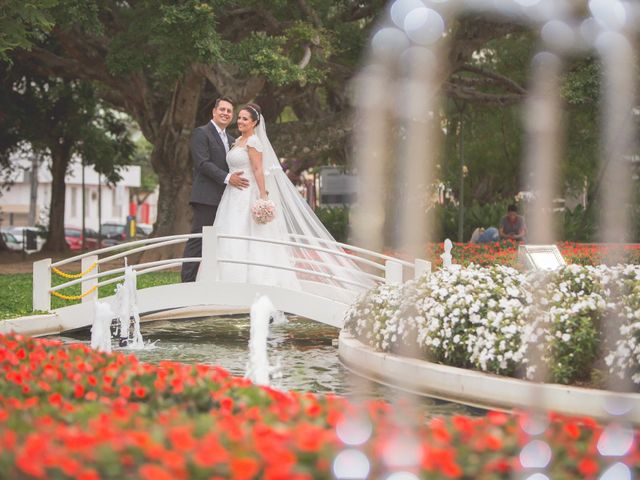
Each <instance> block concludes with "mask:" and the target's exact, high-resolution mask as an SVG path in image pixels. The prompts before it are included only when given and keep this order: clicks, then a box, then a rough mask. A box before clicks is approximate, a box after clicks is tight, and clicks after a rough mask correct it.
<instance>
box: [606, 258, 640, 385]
mask: <svg viewBox="0 0 640 480" xmlns="http://www.w3.org/2000/svg"><path fill="white" fill-rule="evenodd" d="M611 270H612V271H611V273H612V275H611V277H610V278H609V279H608V280H610V281H609V282H608V283H609V284H611V285H612V287H611V288H610V289H609V291H612V293H613V294H614V295H615V296H617V297H618V298H619V302H616V303H617V304H618V308H617V309H616V312H615V313H617V315H618V316H619V321H618V324H619V327H618V329H619V331H618V333H619V337H618V338H617V339H616V340H615V342H614V344H613V348H612V349H611V351H610V353H609V354H608V355H607V356H606V357H605V362H606V364H607V366H608V367H609V372H610V373H613V374H616V375H618V377H619V378H631V381H632V382H633V383H635V384H640V266H638V265H625V266H618V267H615V268H613V269H611ZM606 319H607V320H608V318H606Z"/></svg>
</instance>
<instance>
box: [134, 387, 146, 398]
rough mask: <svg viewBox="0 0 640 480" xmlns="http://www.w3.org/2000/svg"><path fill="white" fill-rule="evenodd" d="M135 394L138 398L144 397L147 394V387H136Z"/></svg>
mask: <svg viewBox="0 0 640 480" xmlns="http://www.w3.org/2000/svg"><path fill="white" fill-rule="evenodd" d="M135 394H136V397H138V398H144V397H146V396H147V389H146V388H144V387H136V389H135Z"/></svg>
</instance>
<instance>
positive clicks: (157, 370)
mask: <svg viewBox="0 0 640 480" xmlns="http://www.w3.org/2000/svg"><path fill="white" fill-rule="evenodd" d="M399 408H400V409H402V407H399ZM399 411H401V410H394V409H392V408H391V407H390V406H389V405H387V404H385V403H383V402H380V401H368V402H364V403H363V404H361V405H360V406H358V407H356V406H355V405H354V404H351V403H349V402H348V401H347V400H345V399H343V398H339V397H336V396H331V395H327V396H317V395H313V394H305V393H296V392H280V391H277V390H273V389H270V388H264V387H257V386H254V385H252V384H251V383H250V382H248V381H247V380H244V379H241V378H237V377H232V376H230V375H229V373H228V372H226V371H225V370H223V369H221V368H218V367H209V366H203V365H195V366H190V365H184V364H179V363H174V362H164V363H161V364H160V365H158V366H155V365H148V364H143V363H140V362H138V361H137V360H136V358H135V357H133V356H125V355H122V354H110V355H106V354H102V353H98V352H95V351H93V350H91V349H89V348H88V347H86V346H83V345H71V346H63V345H62V344H61V343H59V342H55V341H50V340H37V339H30V338H22V337H19V336H1V335H0V478H25V479H26V478H47V479H48V478H61V479H64V478H74V479H84V480H90V479H98V478H110V479H122V478H142V479H149V480H151V479H154V480H158V479H160V480H162V479H172V480H176V479H200V478H202V479H227V478H233V479H252V478H256V479H257V478H260V479H321V478H334V474H333V471H332V469H333V465H334V460H335V459H336V458H337V456H338V455H339V454H340V452H344V451H345V450H346V449H350V448H357V449H358V450H359V451H360V452H362V453H364V454H365V455H366V456H367V457H368V460H369V467H370V472H369V478H383V477H385V476H387V475H388V474H389V473H391V472H394V471H410V472H413V473H414V474H416V475H417V476H418V477H419V478H468V479H472V478H473V479H476V478H486V479H497V478H505V479H507V478H512V475H513V473H514V472H515V471H519V470H522V469H523V467H522V465H521V463H520V458H521V456H520V452H521V451H522V449H523V447H524V446H525V445H526V444H527V443H528V442H529V441H531V440H532V439H531V438H530V437H528V436H527V435H526V434H525V433H524V432H523V430H522V429H521V428H520V425H521V423H522V422H523V420H524V418H525V417H524V416H523V415H516V416H511V415H506V414H501V413H490V414H488V415H486V416H482V417H464V416H453V417H448V418H433V419H430V420H428V421H427V422H426V423H424V422H414V423H413V424H412V425H411V427H410V428H409V426H407V425H406V423H403V422H402V421H400V422H396V421H395V420H396V419H397V418H398V416H397V415H398V412H399ZM354 418H365V419H366V420H365V422H366V423H370V424H371V425H372V426H373V428H372V433H371V435H370V436H369V438H368V440H367V441H366V442H364V443H363V444H360V445H358V446H356V447H352V446H351V447H350V446H348V445H345V444H344V443H342V441H341V440H340V438H341V437H340V436H339V435H338V431H340V427H339V426H340V425H344V423H343V422H346V421H348V420H350V419H351V420H352V419H354ZM337 427H338V428H337ZM601 432H602V429H601V427H600V426H599V425H597V424H596V423H595V422H593V421H591V420H589V419H584V418H583V419H577V418H573V419H569V418H565V417H558V416H555V415H550V422H549V426H548V428H547V429H546V431H545V432H544V433H543V434H541V435H539V436H538V437H536V438H538V439H540V440H543V441H545V442H546V443H548V444H549V445H550V447H551V449H552V452H553V455H552V459H551V462H550V463H549V465H548V467H547V470H546V472H547V474H548V475H549V476H551V477H552V478H595V476H596V475H598V473H600V472H601V471H602V470H603V469H604V468H606V466H607V465H608V464H609V463H610V459H605V458H601V457H599V456H598V454H597V450H596V444H597V441H598V438H599V436H600V434H601ZM639 439H640V438H639V436H638V433H637V432H635V434H634V441H633V445H632V447H631V448H630V449H629V450H628V452H627V453H626V455H625V456H623V457H621V458H617V459H616V460H619V461H624V462H625V463H626V464H627V465H629V466H630V467H631V468H632V470H633V471H635V472H636V474H638V473H640V455H639V453H638V449H637V445H638V443H637V442H638V440H639ZM407 459H409V460H410V461H407Z"/></svg>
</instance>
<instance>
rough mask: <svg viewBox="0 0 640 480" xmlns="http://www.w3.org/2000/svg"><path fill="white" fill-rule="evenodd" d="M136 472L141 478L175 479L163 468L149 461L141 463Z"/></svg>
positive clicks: (149, 479)
mask: <svg viewBox="0 0 640 480" xmlns="http://www.w3.org/2000/svg"><path fill="white" fill-rule="evenodd" d="M138 473H139V474H140V478H141V479H142V480H175V479H174V477H173V475H170V474H169V473H168V472H167V471H166V470H165V469H163V468H162V467H160V466H158V465H154V464H151V463H146V464H144V465H142V466H141V467H140V468H139V469H138Z"/></svg>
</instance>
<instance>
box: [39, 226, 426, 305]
mask: <svg viewBox="0 0 640 480" xmlns="http://www.w3.org/2000/svg"><path fill="white" fill-rule="evenodd" d="M190 238H202V244H203V245H202V256H201V257H189V258H174V259H167V260H158V261H154V262H146V263H141V264H135V265H133V264H132V265H130V266H131V267H132V268H133V269H134V270H136V272H137V274H145V273H150V272H156V271H161V270H169V269H174V268H177V267H180V266H181V265H182V264H183V263H185V262H201V267H200V272H201V274H200V275H199V276H198V280H197V281H198V282H215V281H217V280H218V267H219V264H220V263H234V264H245V265H254V266H260V267H268V268H276V269H282V270H289V271H292V272H295V273H296V274H300V275H301V276H304V277H305V279H306V281H308V282H316V283H327V282H331V284H332V286H333V287H335V288H341V289H344V290H349V289H353V287H356V288H357V289H366V288H370V287H371V286H372V285H375V284H377V283H382V282H403V281H404V280H406V277H407V275H406V274H405V271H413V272H414V275H413V276H414V277H417V276H419V275H421V274H422V273H424V272H428V271H430V268H431V265H430V263H429V262H426V261H424V260H416V261H415V262H413V263H411V262H408V261H406V260H401V259H397V258H394V257H391V256H388V255H384V254H381V253H378V252H373V251H370V250H366V249H362V248H359V247H354V246H352V245H348V244H345V243H340V242H330V241H327V240H323V239H318V238H313V237H304V236H301V235H291V240H290V241H285V240H273V239H268V238H256V237H247V236H242V235H227V234H220V233H218V232H217V230H216V228H215V227H213V226H209V227H205V228H204V229H203V233H202V234H184V235H173V236H168V237H159V238H149V239H144V240H136V241H133V242H127V243H124V244H119V245H114V246H112V247H107V248H102V249H99V250H94V251H91V252H86V253H83V254H80V255H76V256H73V257H70V258H67V259H64V260H61V261H58V262H55V263H52V262H51V259H44V260H40V261H38V262H34V264H33V309H34V310H44V311H48V310H51V296H52V295H58V296H62V297H63V298H65V299H68V300H81V301H82V302H91V301H93V300H94V299H96V298H97V297H98V288H100V287H103V286H106V285H109V284H113V283H116V282H120V281H122V280H123V279H124V271H125V267H124V266H122V267H116V268H105V267H107V266H108V265H109V263H112V262H113V261H116V260H118V259H127V258H128V257H129V256H131V255H133V254H138V253H143V252H147V251H151V250H154V249H157V248H162V247H166V246H170V245H176V244H180V243H184V242H186V241H187V240H189V239H190ZM221 239H226V240H236V241H249V242H257V243H260V242H261V243H269V244H273V245H281V246H288V247H291V248H294V249H300V251H305V252H312V254H316V255H318V254H323V255H330V256H332V257H334V258H339V259H342V260H343V261H344V264H342V265H333V266H332V269H333V268H335V267H337V268H338V269H339V270H341V271H344V273H345V275H344V276H343V275H336V274H333V273H327V272H326V271H322V268H321V267H322V265H323V262H322V261H317V260H314V259H313V258H310V257H312V254H307V255H305V256H304V257H303V258H299V259H294V260H298V262H297V263H294V264H293V265H292V266H285V265H278V264H273V263H269V262H268V261H264V262H262V261H261V262H256V261H253V260H249V259H231V258H220V257H219V255H218V253H217V252H218V248H217V247H218V242H219V241H220V240H221ZM364 256H366V257H369V258H364ZM77 262H80V265H81V267H80V268H81V271H80V273H78V274H67V273H65V272H62V271H61V270H60V269H59V267H62V266H64V265H70V264H74V263H77ZM108 262H109V263H108ZM314 267H316V268H315V269H314ZM361 267H362V268H361ZM364 268H367V269H368V270H369V271H365V270H364ZM374 270H377V271H379V272H381V273H379V274H376V273H371V271H374ZM52 274H58V275H62V276H63V277H66V278H68V279H69V280H68V281H66V282H64V283H61V284H59V285H55V286H52ZM114 275H115V276H114ZM78 284H80V285H81V292H82V293H81V294H80V295H61V294H60V293H59V292H60V291H61V290H64V289H66V288H68V287H71V286H74V285H78Z"/></svg>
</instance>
